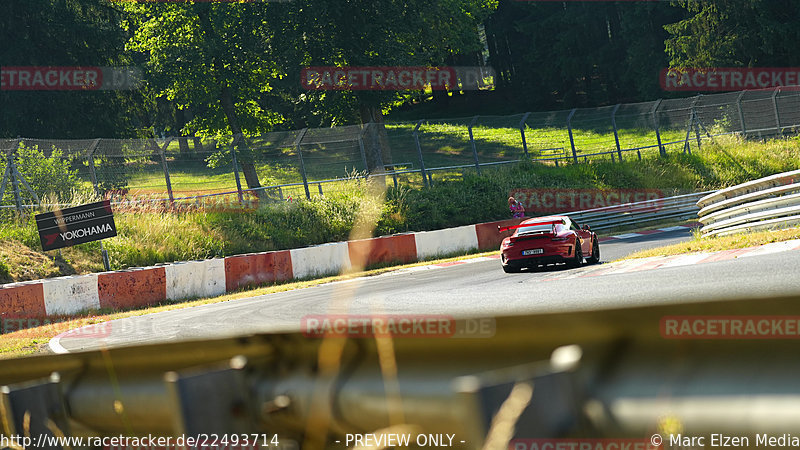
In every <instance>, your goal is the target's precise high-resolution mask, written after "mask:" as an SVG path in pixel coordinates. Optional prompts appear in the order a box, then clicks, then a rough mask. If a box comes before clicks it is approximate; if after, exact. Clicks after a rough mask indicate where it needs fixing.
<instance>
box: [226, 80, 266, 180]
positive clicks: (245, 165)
mask: <svg viewBox="0 0 800 450" xmlns="http://www.w3.org/2000/svg"><path fill="white" fill-rule="evenodd" d="M220 102H221V103H222V111H223V112H224V113H225V118H226V119H228V126H229V127H230V128H231V132H232V133H233V146H234V148H235V149H236V150H237V152H238V153H237V154H238V159H239V165H240V166H241V167H242V173H244V179H245V182H246V183H247V187H248V189H255V188H259V187H261V182H260V181H259V180H258V172H256V166H255V164H254V162H253V154H252V152H250V149H249V148H247V143H246V142H245V140H244V135H243V134H242V128H241V127H240V126H239V119H238V117H237V116H236V109H235V108H234V104H233V96H232V95H231V90H230V88H228V86H226V85H223V86H222V91H221V92H220ZM256 192H257V193H258V194H259V195H260V193H261V191H256Z"/></svg>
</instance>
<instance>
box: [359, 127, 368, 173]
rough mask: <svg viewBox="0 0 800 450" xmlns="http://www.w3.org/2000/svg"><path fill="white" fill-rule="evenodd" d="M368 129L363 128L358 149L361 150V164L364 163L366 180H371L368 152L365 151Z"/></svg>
mask: <svg viewBox="0 0 800 450" xmlns="http://www.w3.org/2000/svg"><path fill="white" fill-rule="evenodd" d="M366 131H367V127H361V132H359V133H358V149H359V150H361V162H363V163H364V173H365V175H364V179H365V180H366V179H367V178H369V163H368V162H367V152H366V150H364V133H365V132H366Z"/></svg>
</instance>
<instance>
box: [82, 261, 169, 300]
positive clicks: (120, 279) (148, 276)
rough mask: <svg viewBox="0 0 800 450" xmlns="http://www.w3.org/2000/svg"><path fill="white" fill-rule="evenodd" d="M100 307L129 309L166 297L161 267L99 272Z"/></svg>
mask: <svg viewBox="0 0 800 450" xmlns="http://www.w3.org/2000/svg"><path fill="white" fill-rule="evenodd" d="M97 291H98V294H99V297H100V307H101V308H114V309H131V308H136V307H140V306H149V305H154V304H156V303H159V302H163V301H165V300H166V299H167V275H166V271H165V270H164V268H163V267H153V268H146V269H134V270H128V271H120V272H108V273H101V274H99V275H98V276H97Z"/></svg>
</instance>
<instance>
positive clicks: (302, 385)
mask: <svg viewBox="0 0 800 450" xmlns="http://www.w3.org/2000/svg"><path fill="white" fill-rule="evenodd" d="M669 302H670V300H669V299H664V303H663V304H661V305H659V306H648V307H634V308H628V309H614V310H605V311H585V312H572V313H553V314H537V315H527V316H513V317H500V318H497V319H488V322H487V319H486V318H483V319H481V318H472V319H471V320H472V321H473V322H471V323H472V324H473V325H474V326H477V327H487V326H488V325H489V324H491V330H493V335H491V334H492V333H489V334H490V335H491V337H488V336H487V335H486V334H483V335H482V334H479V333H475V334H474V335H471V334H469V333H467V334H465V335H463V336H460V337H451V338H442V337H435V338H423V337H415V338H405V339H404V338H396V339H394V340H393V342H392V343H393V347H394V356H395V360H396V362H397V389H398V392H399V394H400V396H401V399H402V402H401V406H391V405H397V403H391V402H389V401H387V397H386V393H385V387H384V379H383V377H382V375H381V370H380V367H381V363H380V362H379V360H378V357H377V356H376V355H377V354H378V353H377V347H376V345H377V344H376V341H375V340H374V339H351V340H348V341H347V342H345V343H344V347H343V351H342V358H341V360H342V364H341V367H342V369H341V371H340V372H339V374H338V375H337V376H336V377H335V378H334V379H331V380H323V381H326V382H325V383H324V385H325V386H327V388H328V389H329V392H328V394H329V395H328V396H326V397H324V398H326V399H329V401H328V403H326V404H324V405H321V406H320V405H317V406H316V407H317V408H320V407H321V408H323V409H324V411H323V413H324V414H326V415H327V418H328V423H329V424H330V429H329V430H328V431H330V436H331V437H330V439H331V440H334V439H341V438H342V436H343V435H344V434H345V433H369V432H371V431H373V430H377V429H380V428H384V427H386V426H388V425H390V423H389V419H388V418H389V417H390V416H391V414H390V413H392V412H396V410H393V409H392V408H401V412H402V415H403V417H404V419H405V421H406V423H408V424H413V425H415V426H416V427H417V428H418V429H419V430H420V432H424V433H455V434H456V436H457V438H456V441H457V443H458V444H457V445H456V446H455V447H456V448H468V449H477V448H481V446H482V445H483V439H484V437H485V436H486V432H487V430H488V427H489V424H490V423H491V419H492V414H493V412H494V411H496V410H497V409H498V408H499V406H500V404H501V403H502V402H503V401H505V399H506V397H507V395H508V392H510V389H511V386H513V385H514V384H516V383H525V384H529V385H531V386H533V397H532V400H531V402H530V404H529V406H528V407H527V409H526V410H525V412H524V413H523V414H522V416H521V417H520V418H519V420H518V422H517V427H516V429H517V431H516V433H517V436H518V437H538V438H556V437H564V436H578V435H579V436H584V437H597V438H601V437H613V438H618V437H626V436H630V437H643V436H648V437H649V436H650V435H651V434H652V432H653V430H655V429H657V427H658V425H659V423H660V422H659V421H660V420H662V419H663V417H672V418H673V420H675V421H677V422H678V423H680V424H681V425H682V426H683V427H685V428H686V429H690V430H691V432H692V433H693V434H695V435H697V434H700V433H709V432H714V433H725V432H730V433H734V432H735V433H737V434H739V435H742V434H752V433H785V432H788V431H790V430H793V429H794V428H793V427H795V426H796V424H797V423H798V421H800V402H799V401H798V399H800V384H798V383H797V381H796V374H797V372H798V371H800V359H798V358H795V357H794V356H793V355H795V354H796V347H797V343H796V342H797V341H796V340H795V339H770V340H765V339H754V340H736V339H734V340H730V339H728V340H726V339H721V340H715V339H707V338H706V339H667V338H665V333H667V332H669V331H668V330H669V326H670V325H669V323H670V322H669V320H670V318H675V317H683V316H696V315H702V316H716V315H719V316H725V317H730V316H748V315H757V316H791V315H798V314H800V306H799V305H800V304H799V303H798V299H797V298H795V297H782V298H759V299H737V300H732V299H718V298H704V299H696V300H695V301H690V302H684V303H680V304H668V303H669ZM462 323H467V321H466V319H465V321H464V322H462ZM487 329H488V328H487ZM665 329H666V330H667V331H665ZM796 334H797V333H795V335H796ZM795 337H797V336H795ZM321 343H322V340H320V339H314V338H309V337H305V336H304V335H303V334H301V333H285V334H268V335H255V336H242V337H235V338H229V339H219V340H209V341H198V342H179V343H168V344H159V345H148V346H141V347H128V348H117V349H109V350H106V351H95V352H86V353H77V354H68V355H49V356H37V357H29V358H22V359H17V360H13V361H7V362H4V363H2V364H0V383H1V384H2V385H4V386H5V387H4V388H3V392H5V393H6V394H7V395H11V396H12V397H13V398H14V399H15V401H14V402H6V403H4V405H5V406H4V407H3V408H2V415H3V422H4V424H6V425H5V427H6V428H5V432H6V433H12V432H13V431H14V430H15V428H13V427H12V425H13V424H14V423H16V422H15V421H14V417H20V414H22V413H23V412H24V411H26V410H27V411H31V412H32V414H33V413H35V412H36V411H45V412H40V413H39V414H40V415H41V414H46V415H52V416H53V417H47V418H43V417H40V416H33V417H31V418H30V420H32V422H30V423H44V422H46V419H51V420H52V421H54V422H55V423H58V422H56V421H57V420H62V423H65V425H64V428H68V429H69V430H70V432H71V433H72V434H74V435H97V434H100V435H117V434H120V433H125V434H128V435H130V434H133V435H143V434H144V435H146V434H147V433H154V434H160V435H176V434H179V433H182V432H193V431H197V430H203V432H227V433H233V432H251V433H255V432H265V433H278V434H279V435H280V436H281V438H282V439H296V440H298V441H302V438H303V433H304V430H305V425H306V421H307V419H308V417H309V414H310V413H311V409H310V408H311V396H312V392H314V389H315V387H318V386H319V385H318V384H317V383H318V382H319V381H320V380H319V379H318V378H317V361H318V355H317V352H318V351H319V350H320V348H321ZM54 372H57V373H58V376H53V373H54ZM54 380H57V382H56V381H54ZM54 383H56V384H54ZM26 386H27V387H26ZM31 386H40V387H41V388H37V389H34V390H33V391H30V390H29V391H25V390H24V389H29V388H30V387H31ZM25 392H28V394H25ZM15 393H16V394H15ZM9 398H10V397H9ZM43 401H47V402H48V404H50V405H52V407H50V408H41V406H42V404H41V402H43ZM201 404H208V405H211V406H213V407H209V408H205V409H203V408H199V407H198V405H201ZM62 405H63V407H62ZM47 411H49V412H47ZM315 412H316V413H320V410H318V409H317V410H315ZM65 414H66V416H67V417H66V418H64V417H62V416H63V415H65ZM63 420H66V421H67V422H63ZM787 430H788V431H787ZM461 441H463V442H461Z"/></svg>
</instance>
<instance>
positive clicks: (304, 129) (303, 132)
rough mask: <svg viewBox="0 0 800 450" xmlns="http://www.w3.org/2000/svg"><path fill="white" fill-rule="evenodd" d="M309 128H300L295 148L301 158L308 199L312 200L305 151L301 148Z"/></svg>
mask: <svg viewBox="0 0 800 450" xmlns="http://www.w3.org/2000/svg"><path fill="white" fill-rule="evenodd" d="M307 131H308V128H303V129H302V130H300V134H298V135H297V139H295V140H294V148H295V149H296V150H297V157H298V158H300V174H301V175H302V176H303V187H304V188H305V190H306V199H308V200H311V192H310V191H309V190H308V177H307V176H306V164H305V162H303V151H302V150H300V142H302V141H303V137H304V136H305V135H306V132H307Z"/></svg>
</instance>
